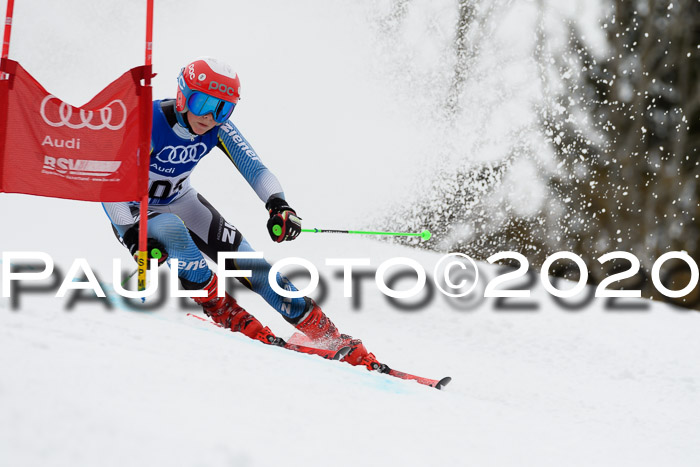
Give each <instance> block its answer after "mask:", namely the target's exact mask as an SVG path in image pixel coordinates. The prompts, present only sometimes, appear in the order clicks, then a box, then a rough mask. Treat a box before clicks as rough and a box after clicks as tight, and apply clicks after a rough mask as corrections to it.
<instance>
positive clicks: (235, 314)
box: [193, 274, 284, 345]
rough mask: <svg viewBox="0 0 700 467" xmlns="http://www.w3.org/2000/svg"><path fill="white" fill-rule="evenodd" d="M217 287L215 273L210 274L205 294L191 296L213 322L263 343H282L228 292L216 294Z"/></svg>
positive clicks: (282, 342) (282, 343)
mask: <svg viewBox="0 0 700 467" xmlns="http://www.w3.org/2000/svg"><path fill="white" fill-rule="evenodd" d="M217 289H218V280H217V277H216V274H212V278H211V280H210V281H209V283H208V284H207V285H206V286H205V287H204V290H206V291H207V296H206V297H193V300H194V301H195V302H197V303H198V304H200V305H202V309H203V310H204V313H205V314H206V315H207V316H209V317H210V318H211V319H212V320H213V321H214V322H215V323H218V324H220V325H222V326H224V327H225V328H227V329H230V330H231V331H233V332H241V333H243V334H245V335H246V336H248V337H250V338H251V339H256V340H259V341H261V342H264V343H265V344H273V345H284V341H283V340H282V339H280V338H279V337H275V335H274V334H273V333H272V331H271V330H270V328H268V327H267V326H265V327H263V325H262V324H261V323H260V321H258V320H257V319H256V318H255V316H253V315H251V314H250V313H248V312H247V311H245V310H244V309H243V308H242V307H241V306H240V305H239V304H238V302H236V300H235V299H234V298H233V297H232V296H230V295H229V294H228V292H226V295H225V296H224V297H219V296H217Z"/></svg>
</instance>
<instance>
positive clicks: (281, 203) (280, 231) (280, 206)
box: [265, 197, 301, 243]
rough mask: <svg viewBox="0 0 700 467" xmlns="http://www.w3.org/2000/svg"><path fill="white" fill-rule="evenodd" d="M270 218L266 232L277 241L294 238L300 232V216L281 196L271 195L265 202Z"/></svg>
mask: <svg viewBox="0 0 700 467" xmlns="http://www.w3.org/2000/svg"><path fill="white" fill-rule="evenodd" d="M265 208H266V209H267V212H269V213H270V219H269V220H268V221H267V232H268V233H269V234H270V238H272V240H273V241H275V242H277V243H282V242H283V241H285V240H288V241H289V240H294V239H295V238H297V236H299V234H300V233H301V218H300V217H298V216H297V213H296V212H295V211H294V209H292V208H291V207H290V206H289V204H287V202H286V201H285V200H283V199H282V198H277V197H272V198H270V199H268V200H267V203H266V204H265Z"/></svg>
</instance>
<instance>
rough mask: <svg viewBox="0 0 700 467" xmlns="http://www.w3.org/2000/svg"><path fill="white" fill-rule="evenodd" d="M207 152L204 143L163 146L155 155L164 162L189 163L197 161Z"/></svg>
mask: <svg viewBox="0 0 700 467" xmlns="http://www.w3.org/2000/svg"><path fill="white" fill-rule="evenodd" d="M206 153H207V146H206V144H204V143H197V144H194V145H192V146H165V147H164V148H163V149H162V150H161V151H160V152H159V153H158V155H157V156H156V159H158V160H159V161H160V162H162V163H164V164H189V163H190V162H198V161H199V160H200V159H201V158H202V157H204V155H205V154H206Z"/></svg>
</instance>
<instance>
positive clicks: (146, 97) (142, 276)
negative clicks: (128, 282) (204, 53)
mask: <svg viewBox="0 0 700 467" xmlns="http://www.w3.org/2000/svg"><path fill="white" fill-rule="evenodd" d="M152 59H153V0H148V2H147V5H146V58H145V62H146V71H145V73H146V76H145V77H144V89H143V91H145V92H142V93H141V101H142V103H141V105H142V109H141V116H142V117H144V116H147V117H148V118H144V119H147V120H148V121H147V122H142V128H143V129H144V131H143V133H142V138H143V139H142V141H141V144H140V145H139V146H140V148H139V158H141V157H143V158H145V161H144V160H139V164H141V165H142V167H139V168H140V169H141V173H140V174H139V175H140V177H141V178H142V188H143V189H144V194H143V197H142V198H141V203H140V206H139V212H140V218H139V253H138V290H139V291H142V290H146V271H148V251H147V249H148V246H147V245H148V170H149V159H150V152H151V151H150V149H151V124H152V121H151V120H152V117H151V112H150V109H151V105H152V102H151V92H150V91H151V70H152Z"/></svg>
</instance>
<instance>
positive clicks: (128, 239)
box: [122, 225, 168, 266]
mask: <svg viewBox="0 0 700 467" xmlns="http://www.w3.org/2000/svg"><path fill="white" fill-rule="evenodd" d="M122 243H123V244H124V246H125V247H126V248H127V249H128V250H129V253H131V255H132V256H133V257H134V260H136V261H138V251H139V228H138V226H137V225H134V226H132V227H129V230H127V231H126V233H124V236H123V237H122ZM146 251H148V259H149V260H150V259H152V258H155V259H157V260H158V266H160V265H161V264H163V263H164V262H165V260H166V259H168V252H167V251H165V246H164V245H163V244H162V243H161V242H159V241H158V240H156V239H155V238H151V237H148V242H147V243H146Z"/></svg>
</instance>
